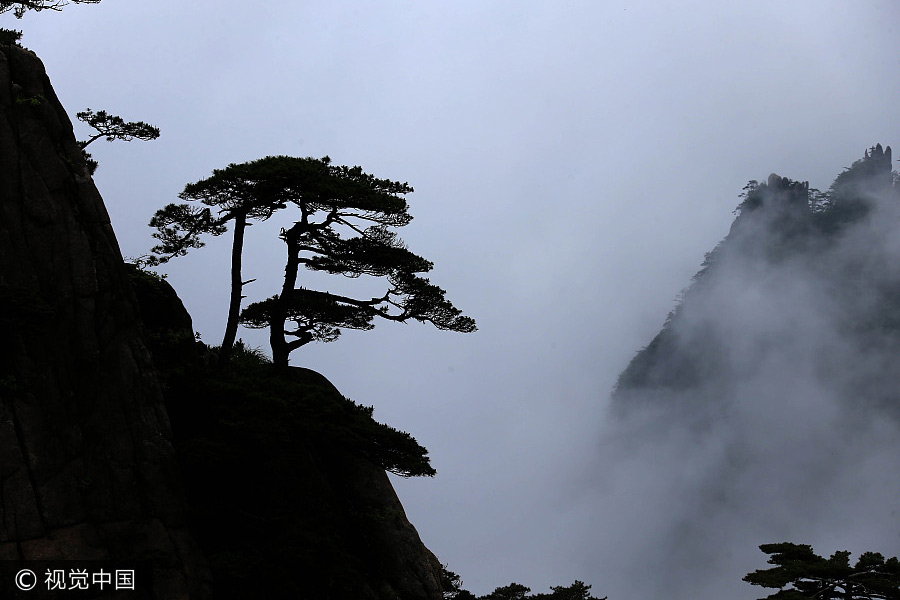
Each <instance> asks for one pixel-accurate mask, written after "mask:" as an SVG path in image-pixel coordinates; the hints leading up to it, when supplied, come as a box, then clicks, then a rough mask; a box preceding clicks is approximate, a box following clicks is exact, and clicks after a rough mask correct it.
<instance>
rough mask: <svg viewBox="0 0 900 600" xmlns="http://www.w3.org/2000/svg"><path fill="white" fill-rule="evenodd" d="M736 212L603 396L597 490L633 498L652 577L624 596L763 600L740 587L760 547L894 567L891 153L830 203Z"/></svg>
mask: <svg viewBox="0 0 900 600" xmlns="http://www.w3.org/2000/svg"><path fill="white" fill-rule="evenodd" d="M736 212H737V213H738V216H737V217H736V218H735V220H734V223H733V225H732V227H731V229H730V231H729V233H728V235H727V236H726V237H725V239H724V240H722V242H721V243H720V244H718V245H717V246H716V248H715V249H713V250H712V251H711V252H710V253H709V254H708V255H707V257H706V260H705V261H704V264H703V267H702V269H701V270H700V272H699V273H698V274H697V275H696V276H695V277H694V279H693V281H692V282H691V284H690V285H689V287H687V288H686V289H685V291H684V292H683V299H682V301H681V302H680V303H679V304H678V305H677V307H676V308H675V309H674V310H673V311H672V312H671V313H670V314H669V316H668V318H667V320H666V322H665V325H664V326H663V327H662V329H661V330H660V332H659V333H658V334H657V335H656V336H655V337H654V338H653V339H652V340H651V341H650V343H649V344H648V345H647V346H646V347H645V348H643V349H641V350H640V351H639V352H638V353H637V354H636V355H635V356H634V358H633V359H632V360H631V362H630V364H629V365H628V366H627V368H626V369H625V370H624V371H623V372H622V373H621V375H620V376H619V379H618V384H617V386H616V389H615V390H614V393H613V401H612V414H611V415H610V417H609V420H608V423H607V427H608V432H609V433H608V435H609V436H610V441H609V442H608V443H609V445H608V447H609V448H611V449H612V450H611V451H610V453H609V454H607V455H605V456H604V468H605V471H604V472H603V484H604V485H605V486H609V487H610V488H612V489H614V490H617V492H616V493H617V494H622V495H624V496H623V497H626V498H627V502H625V503H624V504H623V505H622V506H621V509H620V510H621V511H622V514H620V515H618V518H619V519H622V520H625V521H626V522H628V523H632V524H634V525H633V528H632V529H631V532H632V534H633V536H634V539H632V540H629V541H628V543H630V544H632V545H633V546H632V551H631V555H630V556H634V557H639V558H640V564H641V565H642V567H643V565H646V564H652V565H654V567H653V571H654V575H653V580H652V581H648V582H647V583H646V584H641V585H642V586H643V587H642V588H641V589H640V592H639V593H638V595H637V596H636V597H647V598H650V597H666V598H672V599H673V600H689V599H690V600H693V599H696V598H735V599H744V600H749V599H750V598H758V597H759V590H755V589H752V588H751V587H750V586H748V585H746V584H742V583H741V577H743V575H744V574H745V573H746V572H747V571H748V570H750V569H751V568H752V565H754V564H756V563H757V561H759V557H758V556H756V554H757V550H756V549H757V547H758V546H759V545H760V544H763V543H769V542H782V541H786V540H789V541H793V542H797V543H810V544H813V545H816V546H828V547H833V548H835V549H841V548H853V549H854V551H863V550H868V549H870V548H877V549H878V551H881V552H883V553H885V554H888V555H893V554H896V552H897V541H898V539H900V538H898V535H900V521H898V518H900V516H898V512H897V510H896V505H897V502H896V499H897V498H898V497H900V478H897V476H896V474H897V456H900V195H898V185H897V175H896V173H893V172H892V171H891V151H890V148H882V147H881V146H880V145H876V146H874V147H872V148H871V149H869V150H867V151H866V152H865V154H864V155H863V157H862V158H861V159H860V160H857V161H856V162H854V163H853V164H852V165H851V166H850V167H849V168H848V169H846V170H845V171H844V172H843V173H841V174H839V175H838V176H837V177H836V179H835V180H834V183H833V184H832V185H831V187H830V188H829V189H828V190H827V191H824V192H820V191H818V190H815V189H812V188H810V187H809V185H808V183H806V182H798V181H793V180H791V179H789V178H785V177H781V176H778V175H771V176H769V177H768V178H767V179H766V180H765V181H764V182H762V183H760V182H756V181H751V182H750V183H749V184H748V186H747V187H746V188H745V193H744V194H743V195H742V202H741V204H740V206H739V207H738V209H737V211H736ZM759 566H760V567H761V566H762V565H761V564H760V565H759ZM699 571H702V573H703V574H704V576H703V577H697V574H698V572H699ZM632 577H639V574H638V573H635V574H634V575H633V576H632Z"/></svg>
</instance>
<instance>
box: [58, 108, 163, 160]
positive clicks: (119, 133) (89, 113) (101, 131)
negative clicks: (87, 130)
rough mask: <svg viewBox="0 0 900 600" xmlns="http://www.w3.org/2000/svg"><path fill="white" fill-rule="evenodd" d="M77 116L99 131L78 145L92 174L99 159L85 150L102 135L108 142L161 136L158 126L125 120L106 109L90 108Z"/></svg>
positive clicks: (153, 138) (148, 139)
mask: <svg viewBox="0 0 900 600" xmlns="http://www.w3.org/2000/svg"><path fill="white" fill-rule="evenodd" d="M75 117H76V118H77V119H78V120H79V121H83V122H85V123H87V124H88V125H90V126H91V127H93V128H94V130H95V131H96V132H97V133H95V134H94V135H92V136H91V137H89V138H88V139H86V140H79V141H78V145H79V146H81V151H82V153H83V154H84V161H85V163H86V164H87V167H88V171H89V172H90V174H91V175H93V174H94V172H95V171H96V170H97V161H96V160H94V159H93V158H92V157H91V155H90V153H88V152H87V150H85V148H87V147H88V145H90V144H91V143H93V142H95V141H97V140H99V139H100V138H102V137H105V138H106V141H107V142H112V141H114V140H122V141H124V142H130V141H131V140H134V139H138V140H145V141H150V140H155V139H156V138H158V137H159V128H158V127H154V126H153V125H150V124H148V123H144V122H143V121H125V119H123V118H122V117H120V116H118V115H111V114H109V113H107V112H106V111H105V110H99V111H97V112H94V111H93V110H91V109H90V108H88V109H85V110H83V111H81V112H79V113H76V114H75Z"/></svg>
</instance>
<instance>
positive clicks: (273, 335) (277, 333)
mask: <svg viewBox="0 0 900 600" xmlns="http://www.w3.org/2000/svg"><path fill="white" fill-rule="evenodd" d="M302 227H303V224H302V223H296V224H295V225H294V226H293V227H291V228H290V229H288V230H287V231H285V232H284V242H285V244H287V263H286V264H285V267H284V285H282V286H281V295H280V296H279V297H278V300H279V301H278V302H276V303H275V307H274V308H273V309H272V315H271V321H270V323H269V343H270V344H271V345H272V362H273V363H274V364H275V367H276V368H278V369H286V368H287V367H288V357H289V356H290V353H291V350H290V348H289V347H288V342H287V340H286V339H285V338H284V335H285V334H284V327H285V321H287V315H286V314H285V310H284V300H285V299H286V298H287V297H288V296H289V295H290V294H291V292H293V291H294V287H295V286H296V285H297V271H298V269H299V267H300V250H299V249H298V248H297V246H298V245H299V242H298V238H299V235H300V232H301V231H302Z"/></svg>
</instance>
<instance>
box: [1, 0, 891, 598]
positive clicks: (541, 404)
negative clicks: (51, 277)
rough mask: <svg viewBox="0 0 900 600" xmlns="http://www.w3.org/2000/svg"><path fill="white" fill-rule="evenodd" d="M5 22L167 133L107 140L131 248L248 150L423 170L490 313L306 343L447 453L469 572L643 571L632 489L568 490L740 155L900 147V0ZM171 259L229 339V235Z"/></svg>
mask: <svg viewBox="0 0 900 600" xmlns="http://www.w3.org/2000/svg"><path fill="white" fill-rule="evenodd" d="M3 21H4V23H3V26H5V27H15V28H20V29H24V31H25V35H24V38H23V40H22V42H23V44H24V45H25V46H26V47H28V48H31V49H32V50H34V51H35V52H36V53H37V54H38V55H39V56H40V57H41V58H42V59H43V61H44V64H45V65H46V68H47V72H48V74H49V76H50V79H51V81H52V82H53V84H54V87H55V89H56V92H57V95H58V96H59V98H60V100H61V101H62V103H63V105H64V106H65V107H66V108H67V110H68V111H69V113H70V115H72V116H73V117H74V113H75V112H76V111H78V110H82V109H84V108H87V107H91V108H94V109H100V108H103V109H107V110H109V111H110V112H113V113H115V114H119V115H121V116H123V117H125V118H126V119H129V120H134V119H140V120H145V121H148V122H151V123H153V124H155V125H157V126H159V127H160V129H161V130H162V135H161V137H160V138H159V140H157V141H155V142H150V143H143V142H132V143H130V144H123V143H121V142H117V143H115V144H106V142H103V141H98V142H96V143H95V144H93V145H92V146H91V151H92V153H93V154H94V157H95V158H96V159H98V160H99V162H100V167H99V170H98V171H97V174H96V176H95V181H96V183H97V186H98V188H99V189H100V191H101V193H102V195H103V197H104V199H105V202H106V205H107V207H108V209H109V212H110V215H111V217H112V220H113V225H114V227H115V230H116V233H117V236H118V239H119V244H120V246H121V248H122V252H123V254H125V255H126V256H138V255H141V254H144V253H146V252H147V251H148V249H149V248H150V246H152V244H153V240H152V238H151V237H150V234H151V230H150V229H149V227H147V226H146V223H147V221H148V220H149V218H150V216H151V215H152V214H153V212H154V211H155V210H156V209H157V208H159V207H161V206H163V205H164V204H166V203H169V202H172V201H176V200H177V194H178V193H179V192H180V191H181V189H182V188H183V187H184V185H185V184H186V183H188V182H192V181H196V180H198V179H201V178H204V177H207V176H208V175H209V174H210V173H211V171H212V169H214V168H220V167H224V166H225V165H227V164H228V163H232V162H243V161H246V160H252V159H256V158H260V157H263V156H266V155H272V154H289V155H295V156H314V157H321V156H324V155H326V154H327V155H329V156H331V158H332V159H333V160H334V162H335V163H337V164H348V165H361V166H363V167H364V169H366V170H367V171H368V172H370V173H373V174H375V175H377V176H379V177H384V178H390V179H395V180H401V181H408V182H409V183H410V184H411V185H412V186H413V187H414V188H415V190H416V191H415V193H414V194H412V195H410V196H409V202H410V207H411V208H410V212H411V213H412V214H413V215H414V217H415V218H414V220H413V222H412V223H411V224H410V225H409V226H407V227H406V228H404V229H403V230H401V232H400V233H401V235H402V237H403V238H404V240H406V241H407V242H408V244H409V247H410V249H412V250H413V251H414V252H417V253H419V254H422V255H424V256H426V257H427V258H429V259H431V260H433V261H434V263H435V269H434V271H433V273H432V281H434V282H435V283H437V284H439V285H441V286H442V287H443V288H445V289H446V290H447V291H448V298H450V299H451V300H452V301H453V302H454V303H455V304H456V306H458V307H459V308H461V309H462V310H463V311H464V312H465V313H466V314H468V315H470V316H472V317H474V318H475V319H476V321H477V322H478V326H479V331H478V332H477V333H474V334H468V335H463V334H456V333H448V332H438V331H436V330H434V329H433V328H429V327H427V326H425V325H420V324H417V323H413V324H409V325H405V326H404V325H397V324H393V323H382V324H379V325H378V326H377V327H376V329H375V330H374V331H372V332H368V333H357V332H348V333H345V334H344V336H342V338H341V339H340V340H339V341H338V342H336V343H333V344H321V345H316V346H307V347H305V348H303V349H301V350H300V351H298V352H295V353H294V355H293V356H292V362H293V364H297V365H302V366H306V367H310V368H313V369H316V370H318V371H320V372H321V373H323V374H324V375H325V376H327V377H328V378H329V379H330V380H331V381H332V382H334V383H335V385H337V387H338V388H339V389H340V390H341V391H342V392H343V393H344V394H345V395H346V396H348V397H350V398H352V399H354V400H356V401H357V402H359V403H362V404H366V405H374V406H375V417H376V418H378V419H379V420H382V421H384V422H387V423H389V424H391V425H393V426H395V427H398V428H400V429H403V430H406V431H409V432H411V433H412V434H413V435H414V436H415V437H416V438H417V439H418V440H419V441H420V442H421V443H422V444H423V445H425V446H426V447H427V448H428V449H429V450H430V452H431V456H432V462H433V465H434V466H435V468H436V469H437V470H438V475H437V477H435V478H434V479H414V480H397V479H394V482H395V486H396V488H397V491H398V493H399V495H400V497H401V500H402V501H403V503H404V506H405V507H406V509H407V513H408V515H409V517H410V519H411V520H412V522H413V523H414V525H415V526H416V527H417V528H418V530H419V532H420V534H421V536H422V538H423V540H424V542H425V543H426V545H428V546H429V548H431V549H432V550H433V551H434V552H435V553H436V554H437V556H438V557H439V558H440V560H441V561H442V562H444V563H448V564H449V566H450V568H451V569H452V570H453V571H455V572H457V573H459V574H460V575H461V576H462V578H463V581H464V583H465V587H467V588H468V589H470V590H472V591H474V592H476V593H486V592H488V591H490V590H491V589H493V588H494V587H496V586H499V585H503V584H506V583H509V582H510V581H517V582H520V583H524V584H526V585H529V586H531V587H532V588H534V589H535V590H536V591H546V589H547V586H549V585H558V584H567V583H570V582H571V581H572V580H573V579H576V578H577V579H581V580H583V581H586V582H588V583H591V584H593V586H594V588H593V591H594V592H596V593H597V595H605V594H610V598H612V599H614V600H626V599H629V598H632V596H630V595H629V589H630V588H629V583H628V582H627V581H622V580H619V579H617V574H616V572H615V571H614V570H611V569H609V568H602V566H598V567H596V568H586V567H585V565H586V564H590V563H589V561H585V560H584V556H583V555H584V553H585V552H589V550H587V551H586V550H585V549H586V548H587V549H589V548H591V547H596V548H598V556H599V555H607V554H609V548H611V547H612V548H615V547H620V548H622V552H623V553H625V554H626V555H627V553H628V552H634V556H626V557H627V559H629V560H633V561H639V560H641V558H640V552H639V550H640V549H639V548H637V547H636V545H635V544H631V543H629V540H625V539H616V538H615V536H613V537H610V535H608V532H610V531H615V532H618V533H616V534H615V535H619V536H627V534H626V533H623V528H621V527H618V526H614V525H615V524H617V523H619V522H622V521H624V522H629V521H633V520H634V517H633V515H631V516H630V515H628V514H627V510H628V503H627V502H623V501H622V499H623V498H627V497H628V494H629V493H633V491H628V490H627V489H613V490H607V491H605V492H603V493H605V494H612V495H613V496H614V497H615V498H617V499H618V501H615V502H612V501H609V500H608V498H607V499H606V500H601V499H600V498H598V499H596V500H595V499H593V498H590V497H588V498H585V497H584V496H583V494H580V495H579V496H578V497H575V495H574V494H573V490H576V489H577V490H582V489H583V486H581V485H579V481H581V480H583V479H584V478H585V477H586V476H588V475H589V474H588V473H587V472H586V471H587V470H588V469H591V468H593V465H596V464H597V461H598V460H601V461H602V456H603V452H605V451H606V450H605V449H607V448H608V445H609V441H608V440H606V439H604V436H603V435H602V433H601V432H602V431H604V424H605V423H606V422H607V416H606V409H607V405H608V401H609V400H608V396H609V392H610V389H611V386H612V385H613V383H614V382H615V378H616V376H617V375H618V373H619V372H620V371H621V370H622V369H623V368H624V367H625V365H626V364H627V363H628V361H629V360H630V358H631V357H632V356H633V355H634V353H635V352H636V351H637V350H638V349H639V348H641V347H642V346H644V345H645V344H646V343H647V342H648V341H649V340H650V339H651V338H652V336H653V335H654V334H655V333H656V331H657V330H658V329H659V327H660V326H661V325H662V323H663V321H664V319H665V317H666V314H667V313H668V312H669V310H671V309H672V307H673V306H674V303H675V299H676V297H677V294H678V293H679V291H680V290H681V289H682V288H683V287H685V286H686V285H687V284H688V283H689V281H690V277H691V276H692V275H693V274H694V273H695V272H696V271H697V270H698V268H699V266H700V263H701V261H702V260H703V255H704V253H705V252H707V251H709V250H711V249H712V248H713V246H715V244H716V243H717V242H718V241H719V240H720V239H721V238H722V237H724V235H725V234H726V233H727V231H728V227H729V225H730V223H731V221H732V219H733V218H734V215H733V214H732V211H733V210H734V208H735V206H736V205H737V204H738V202H739V199H738V194H739V193H740V191H741V188H742V187H743V186H744V184H745V183H746V182H747V180H749V179H759V180H762V179H764V178H765V177H766V176H767V175H768V174H769V173H770V172H773V171H775V172H778V173H780V174H781V175H786V176H789V177H791V178H793V179H798V180H809V181H810V185H811V186H812V187H818V188H822V189H825V188H827V187H828V185H829V184H830V183H831V181H832V179H833V178H834V176H835V175H836V174H837V173H839V172H840V170H841V169H842V167H844V166H848V165H849V164H850V163H851V162H853V160H855V159H857V158H859V157H860V156H861V155H862V152H863V150H864V149H865V148H867V147H869V146H872V145H874V144H875V143H876V142H881V143H883V144H894V145H895V146H898V145H900V119H898V118H897V112H898V109H900V76H898V75H900V29H898V27H900V5H897V3H896V2H895V1H894V0H881V1H878V0H873V1H869V2H865V3H862V2H853V3H851V2H846V1H843V0H841V1H835V0H816V1H797V2H790V3H784V2H768V1H758V0H757V1H754V2H741V3H735V2H727V3H726V2H721V1H718V2H713V1H696V2H678V3H676V2H663V1H656V2H627V1H622V2H596V1H594V2H591V1H583V2H574V1H573V2H562V1H561V2H552V3H551V2H544V3H541V2H531V1H522V0H519V1H517V2H511V1H510V2H497V1H485V0H481V1H479V2H472V1H469V0H464V1H458V2H454V3H452V4H445V3H438V2H425V1H420V2H413V1H411V0H396V1H392V2H387V1H382V2H359V1H357V2H350V1H345V0H331V1H329V2H314V1H310V2H291V1H288V0H272V1H268V2H264V3H252V2H235V1H232V0H222V1H219V2H215V3H212V2H190V3H186V2H183V1H182V2H176V1H175V0H155V1H154V2H148V1H142V2H139V1H137V0H104V1H103V2H102V3H101V4H99V5H96V6H70V7H68V8H67V9H66V10H65V11H64V12H62V13H58V14H57V13H50V12H43V13H40V14H30V15H28V16H27V17H26V18H25V19H22V20H21V21H19V22H16V21H15V20H14V19H13V18H12V17H11V15H4V16H3ZM81 125H82V124H80V123H76V134H77V135H79V136H80V137H82V138H84V137H87V135H88V133H89V132H88V130H87V129H86V128H82V127H81ZM282 224H283V222H273V223H268V224H265V225H255V226H254V227H252V228H251V229H250V230H249V231H248V242H247V247H246V257H245V269H244V274H245V277H246V278H250V277H255V278H257V282H255V283H253V284H251V285H250V286H248V287H247V289H246V292H245V293H246V294H247V295H248V296H249V297H250V299H254V300H255V299H263V298H266V297H268V296H270V295H272V294H274V293H275V292H276V291H277V288H278V278H279V276H280V275H281V273H282V272H283V252H284V249H283V247H282V243H281V242H280V241H279V240H278V239H277V238H276V237H275V233H276V232H277V228H278V227H279V226H280V225H282ZM226 237H227V236H226ZM165 271H167V272H168V273H169V281H170V282H171V283H172V284H173V285H174V286H175V288H176V289H177V291H178V292H179V294H180V296H181V297H182V299H183V300H184V302H185V305H186V306H187V308H188V310H189V311H190V312H191V314H192V316H193V319H194V328H195V329H196V330H197V331H199V332H200V333H201V335H202V336H203V339H204V341H206V342H209V343H213V344H217V343H218V342H219V341H220V339H221V335H222V332H223V329H224V321H225V315H226V312H227V283H228V240H227V239H225V237H223V238H221V239H219V240H215V241H213V242H211V243H209V245H208V246H207V247H206V248H203V249H201V250H198V251H193V252H192V254H190V255H189V256H187V257H185V258H181V259H178V260H177V261H173V262H172V263H171V264H170V265H168V266H167V268H166V269H165ZM240 335H241V336H242V337H243V338H244V339H245V340H248V341H249V342H250V343H251V344H252V345H257V346H263V347H265V345H266V343H267V342H266V336H265V334H264V333H263V332H253V331H247V330H243V331H242V332H241V333H240ZM598 457H600V458H599V459H598ZM621 479H622V478H619V479H617V483H616V485H619V486H624V488H627V487H628V484H627V482H621V481H620V480H621ZM598 493H599V492H598ZM617 494H618V495H617ZM592 506H596V507H597V509H596V510H593V511H592V510H591V507H592ZM610 506H618V507H620V508H621V510H622V511H625V513H626V514H613V513H612V511H610V510H608V507H610ZM661 519H662V517H661ZM663 520H664V519H663ZM823 526H825V525H824V524H823ZM771 541H782V540H771ZM796 541H801V540H796ZM839 542H840V541H839V540H838V543H839ZM600 549H603V550H602V551H600ZM834 549H839V548H833V549H823V551H825V550H834ZM576 554H577V556H576ZM762 565H763V557H762V555H761V554H760V562H759V564H747V565H746V569H745V572H746V571H750V570H752V569H755V568H758V567H761V566H762ZM742 574H743V573H740V574H738V576H737V577H738V579H739V578H740V575H742ZM745 587H746V588H747V589H746V590H745V592H746V597H748V598H753V597H756V594H757V592H756V590H754V589H752V588H750V587H749V586H745ZM635 600H644V599H642V598H635ZM710 600H712V599H710Z"/></svg>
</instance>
